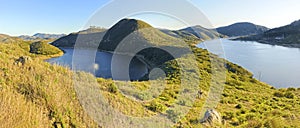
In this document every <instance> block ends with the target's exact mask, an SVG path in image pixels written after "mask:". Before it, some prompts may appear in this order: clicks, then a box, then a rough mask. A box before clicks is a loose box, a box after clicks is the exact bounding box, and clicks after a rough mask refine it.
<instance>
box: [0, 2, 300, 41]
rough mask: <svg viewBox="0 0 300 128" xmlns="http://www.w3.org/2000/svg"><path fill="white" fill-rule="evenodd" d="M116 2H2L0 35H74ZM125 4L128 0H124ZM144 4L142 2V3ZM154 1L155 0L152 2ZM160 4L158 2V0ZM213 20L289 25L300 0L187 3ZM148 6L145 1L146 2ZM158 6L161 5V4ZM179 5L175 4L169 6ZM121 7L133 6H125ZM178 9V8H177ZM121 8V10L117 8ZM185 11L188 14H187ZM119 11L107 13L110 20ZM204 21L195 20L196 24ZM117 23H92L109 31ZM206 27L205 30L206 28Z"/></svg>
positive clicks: (155, 19)
mask: <svg viewBox="0 0 300 128" xmlns="http://www.w3.org/2000/svg"><path fill="white" fill-rule="evenodd" d="M112 1H113V0H1V1H0V16H1V19H0V33H3V34H8V35H12V36H18V35H33V34H35V33H53V34H60V33H65V34H68V33H71V32H76V31H79V30H81V29H84V28H85V27H86V26H88V25H89V24H88V22H89V20H90V19H91V18H92V17H93V16H94V15H95V14H96V12H97V11H99V10H101V8H103V7H105V6H107V5H108V4H109V3H112ZM123 1H126V0H123ZM143 1H149V0H139V2H141V4H143V3H144V2H143ZM151 1H155V0H151ZM157 1H159V0H157ZM188 1H189V2H190V3H192V4H193V5H194V6H195V7H197V8H198V9H199V10H201V12H202V13H203V14H204V15H205V16H206V18H207V19H208V20H209V21H210V23H211V24H212V26H213V27H220V26H226V25H230V24H232V23H236V22H252V23H255V24H258V25H263V26H266V27H269V28H274V27H279V26H283V25H287V24H290V23H291V22H293V21H295V20H299V19H300V15H299V12H300V1H299V0H188ZM145 3H146V2H145ZM158 4H159V3H158ZM172 5H174V6H175V5H176V2H172V3H170V4H168V6H172ZM119 6H120V8H121V7H130V6H131V5H129V4H128V5H127V4H122V5H119ZM177 6H178V5H177ZM116 8H118V7H116ZM177 11H181V12H180V13H182V14H185V15H187V16H190V17H191V18H192V17H195V16H194V15H193V14H195V13H193V12H189V11H186V9H184V8H182V9H181V8H179V9H178V10H177ZM185 11H186V12H185ZM118 13H120V11H119V10H115V11H112V12H108V13H107V14H108V15H109V16H110V17H114V16H116V15H117V14H118ZM132 18H137V19H141V20H144V21H146V22H148V23H150V24H151V25H153V26H154V27H159V28H167V29H180V28H183V27H186V26H184V25H186V24H183V23H182V22H179V21H176V20H174V19H172V18H170V17H167V16H162V15H155V14H141V15H133V16H132ZM198 23H199V25H201V22H198V21H194V24H192V25H196V24H198ZM112 24H114V23H113V22H111V23H110V24H101V23H100V24H90V25H95V26H100V27H106V28H109V27H111V25H112ZM204 27H206V26H205V25H204Z"/></svg>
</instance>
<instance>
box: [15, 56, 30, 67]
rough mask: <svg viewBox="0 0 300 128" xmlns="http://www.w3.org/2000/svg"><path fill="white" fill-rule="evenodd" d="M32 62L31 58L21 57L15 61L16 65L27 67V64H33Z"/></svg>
mask: <svg viewBox="0 0 300 128" xmlns="http://www.w3.org/2000/svg"><path fill="white" fill-rule="evenodd" d="M31 61H32V59H31V57H29V56H21V57H19V59H17V60H16V61H15V64H16V65H19V66H21V65H25V64H26V63H28V62H31Z"/></svg>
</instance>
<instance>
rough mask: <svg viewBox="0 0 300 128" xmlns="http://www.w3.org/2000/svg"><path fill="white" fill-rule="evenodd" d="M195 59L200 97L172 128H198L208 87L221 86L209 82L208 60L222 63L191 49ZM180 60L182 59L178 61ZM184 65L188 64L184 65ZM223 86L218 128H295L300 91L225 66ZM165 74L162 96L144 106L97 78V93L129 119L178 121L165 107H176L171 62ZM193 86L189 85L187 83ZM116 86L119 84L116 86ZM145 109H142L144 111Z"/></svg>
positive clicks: (140, 85)
mask: <svg viewBox="0 0 300 128" xmlns="http://www.w3.org/2000/svg"><path fill="white" fill-rule="evenodd" d="M194 52H195V55H197V60H198V62H199V63H198V67H199V69H200V77H201V81H200V85H199V88H200V90H201V91H203V95H202V96H201V97H198V98H197V99H196V101H195V102H194V103H186V105H188V104H192V106H193V107H192V108H191V110H190V112H189V113H188V114H187V115H186V116H184V117H183V118H182V119H181V120H180V121H179V123H177V125H176V126H175V127H194V128H198V127H201V126H204V125H202V124H201V123H200V122H199V121H200V120H201V118H200V114H201V112H202V107H203V105H204V102H205V100H206V98H207V96H208V93H209V87H210V84H211V83H214V82H216V83H219V84H222V82H221V79H214V80H212V81H211V73H212V69H211V62H210V61H211V60H215V61H219V62H222V60H221V59H220V58H218V57H216V56H212V57H211V58H209V53H208V52H207V51H206V50H202V49H198V48H194ZM179 59H184V58H179ZM187 65H188V64H187ZM226 65H227V66H226V67H227V69H226V70H227V71H226V82H225V89H224V92H223V94H222V99H221V101H220V103H219V105H218V106H217V108H215V109H216V110H217V111H219V112H220V113H221V116H222V118H223V123H222V124H221V126H222V127H267V128H274V127H298V126H300V122H299V119H300V114H299V112H300V89H295V88H288V89H275V88H273V87H271V86H270V85H267V84H265V83H262V82H260V81H258V80H256V79H254V78H252V74H251V73H250V72H248V71H246V70H245V69H243V68H242V67H240V66H238V65H235V64H232V63H230V62H226ZM162 68H163V69H166V70H165V71H171V72H172V73H171V74H169V75H168V77H167V79H168V82H167V85H165V87H166V89H165V90H164V92H163V93H162V94H161V95H159V97H157V98H156V99H155V100H153V101H150V102H145V103H140V102H134V101H132V100H130V99H128V98H127V97H125V96H123V95H122V94H121V93H120V92H118V91H117V88H116V85H115V83H114V82H113V81H112V80H105V79H102V78H98V79H97V80H98V83H99V90H101V93H103V94H104V95H105V97H106V98H107V99H108V100H109V103H110V105H111V106H113V107H115V109H117V110H119V111H121V112H122V113H124V114H127V115H131V116H151V115H153V114H154V115H155V113H156V114H157V113H163V114H166V115H168V114H172V116H170V119H171V120H178V119H179V117H182V115H180V113H176V111H175V112H174V111H173V112H172V113H169V112H170V111H168V110H169V109H168V108H169V107H170V106H172V104H174V103H176V96H177V95H178V94H177V93H176V92H177V91H178V89H179V87H180V82H179V78H178V71H177V70H176V69H177V68H178V67H176V64H175V61H174V60H173V61H169V62H167V63H166V64H165V65H164V66H162ZM215 70H216V71H217V72H218V71H222V70H223V69H222V66H218V68H217V69H215ZM153 82H155V81H146V82H133V85H134V86H136V88H139V89H141V90H145V89H147V88H149V86H150V83H153ZM191 82H193V81H191ZM117 83H118V84H120V83H122V82H120V81H119V82H117ZM122 93H123V94H124V93H125V94H131V93H136V94H137V95H136V96H135V98H137V99H148V98H149V97H147V95H143V94H142V93H139V92H132V91H131V90H127V91H125V92H122ZM145 108H146V109H145Z"/></svg>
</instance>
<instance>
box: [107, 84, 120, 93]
mask: <svg viewBox="0 0 300 128" xmlns="http://www.w3.org/2000/svg"><path fill="white" fill-rule="evenodd" d="M108 91H109V92H111V93H117V92H118V88H117V87H116V85H115V84H114V83H110V84H109V85H108Z"/></svg>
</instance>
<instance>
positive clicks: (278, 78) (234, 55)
mask: <svg viewBox="0 0 300 128" xmlns="http://www.w3.org/2000/svg"><path fill="white" fill-rule="evenodd" d="M220 42H221V44H222V46H223V51H224V56H222V57H223V58H225V59H227V60H229V61H230V62H233V63H235V64H238V65H240V66H242V67H244V68H246V69H247V70H249V71H251V72H252V73H253V74H254V77H255V78H257V79H259V80H260V81H263V82H265V83H268V84H270V85H272V86H274V87H276V88H286V87H297V88H298V87H300V49H299V48H288V47H282V46H273V45H269V44H261V43H258V42H251V41H247V42H245V41H232V40H229V39H221V40H212V41H206V42H204V43H200V44H199V45H198V47H200V48H204V49H206V48H208V50H209V51H210V52H212V53H214V54H217V55H218V54H220V51H219V50H214V47H219V46H220V45H219V44H220ZM210 49H212V50H210ZM216 49H217V48H216Z"/></svg>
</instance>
